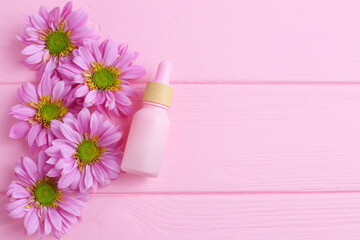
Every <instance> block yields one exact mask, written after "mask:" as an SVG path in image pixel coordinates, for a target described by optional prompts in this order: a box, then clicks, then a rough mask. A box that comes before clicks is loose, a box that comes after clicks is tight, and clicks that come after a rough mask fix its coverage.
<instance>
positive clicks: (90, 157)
mask: <svg viewBox="0 0 360 240" xmlns="http://www.w3.org/2000/svg"><path fill="white" fill-rule="evenodd" d="M84 137H85V139H84V140H83V141H82V142H81V143H79V144H78V146H77V149H76V153H75V155H74V158H75V159H77V160H78V161H77V164H78V166H79V167H80V168H81V169H82V168H83V167H84V166H85V165H87V164H94V163H96V162H99V161H100V160H101V156H102V154H103V153H104V152H105V149H104V148H103V147H101V146H99V145H98V137H97V136H94V137H93V138H89V136H88V133H85V134H84Z"/></svg>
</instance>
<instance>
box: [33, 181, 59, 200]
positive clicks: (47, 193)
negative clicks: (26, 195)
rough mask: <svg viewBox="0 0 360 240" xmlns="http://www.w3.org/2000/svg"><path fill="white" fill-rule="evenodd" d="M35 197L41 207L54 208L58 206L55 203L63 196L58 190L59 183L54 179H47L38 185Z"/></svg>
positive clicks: (34, 191) (35, 189)
mask: <svg viewBox="0 0 360 240" xmlns="http://www.w3.org/2000/svg"><path fill="white" fill-rule="evenodd" d="M33 195H34V197H35V199H36V200H37V201H38V202H39V203H40V205H44V206H47V207H54V206H56V203H55V202H56V201H57V200H58V199H59V197H60V196H61V191H59V190H58V187H57V183H55V182H54V180H53V178H45V179H44V180H39V181H38V182H37V183H36V185H35V186H34V189H33Z"/></svg>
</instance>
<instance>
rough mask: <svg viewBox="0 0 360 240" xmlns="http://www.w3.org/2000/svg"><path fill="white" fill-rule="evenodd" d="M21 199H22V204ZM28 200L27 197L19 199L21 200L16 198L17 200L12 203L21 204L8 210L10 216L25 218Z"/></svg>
mask: <svg viewBox="0 0 360 240" xmlns="http://www.w3.org/2000/svg"><path fill="white" fill-rule="evenodd" d="M19 201H21V204H20V202H19ZM24 201H25V202H24ZM26 201H27V200H26V199H19V200H15V201H13V202H11V203H14V202H17V203H16V204H19V206H18V207H14V208H13V209H12V210H8V211H9V216H10V217H11V218H23V217H24V216H25V214H26V211H25V208H24V206H25V205H26ZM11 207H13V206H11Z"/></svg>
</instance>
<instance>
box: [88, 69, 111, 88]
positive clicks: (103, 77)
mask: <svg viewBox="0 0 360 240" xmlns="http://www.w3.org/2000/svg"><path fill="white" fill-rule="evenodd" d="M92 80H93V82H94V84H95V85H96V86H97V87H98V89H101V90H106V89H108V88H110V87H112V86H114V83H115V82H116V76H115V73H113V72H111V71H110V70H109V69H107V68H103V69H101V70H99V71H97V72H95V73H94V74H93V75H92Z"/></svg>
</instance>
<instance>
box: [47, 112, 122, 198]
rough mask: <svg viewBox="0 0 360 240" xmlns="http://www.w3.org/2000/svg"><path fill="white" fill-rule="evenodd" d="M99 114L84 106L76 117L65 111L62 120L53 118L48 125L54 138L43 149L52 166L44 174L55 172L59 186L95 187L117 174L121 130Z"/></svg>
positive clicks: (108, 181)
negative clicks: (48, 145)
mask: <svg viewBox="0 0 360 240" xmlns="http://www.w3.org/2000/svg"><path fill="white" fill-rule="evenodd" d="M103 117H104V115H102V114H100V113H99V112H94V113H92V114H90V112H89V110H88V109H87V108H84V109H83V110H81V111H80V113H79V114H78V116H77V118H75V117H74V116H73V115H72V114H68V115H66V117H64V119H63V122H61V121H56V120H55V121H53V124H52V126H51V129H52V131H53V132H54V134H55V135H56V137H57V139H55V140H54V141H53V142H52V146H51V147H49V148H48V149H47V150H46V151H45V152H46V153H47V154H48V155H49V156H50V159H49V161H48V162H47V163H49V164H50V165H52V166H53V167H52V168H51V169H50V170H49V172H48V176H49V177H58V176H59V177H60V178H59V186H61V187H64V188H65V187H70V188H71V189H73V190H77V189H79V190H80V191H81V192H85V191H87V190H89V189H92V190H94V191H96V190H97V188H98V186H99V185H101V186H106V185H108V184H109V183H110V180H112V179H115V178H116V177H117V176H118V174H119V172H120V160H121V157H122V152H121V150H120V149H121V148H120V147H121V146H120V145H119V143H120V140H121V137H122V133H121V132H120V131H119V127H118V126H114V125H113V124H112V123H111V122H110V121H108V120H104V118H103Z"/></svg>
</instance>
